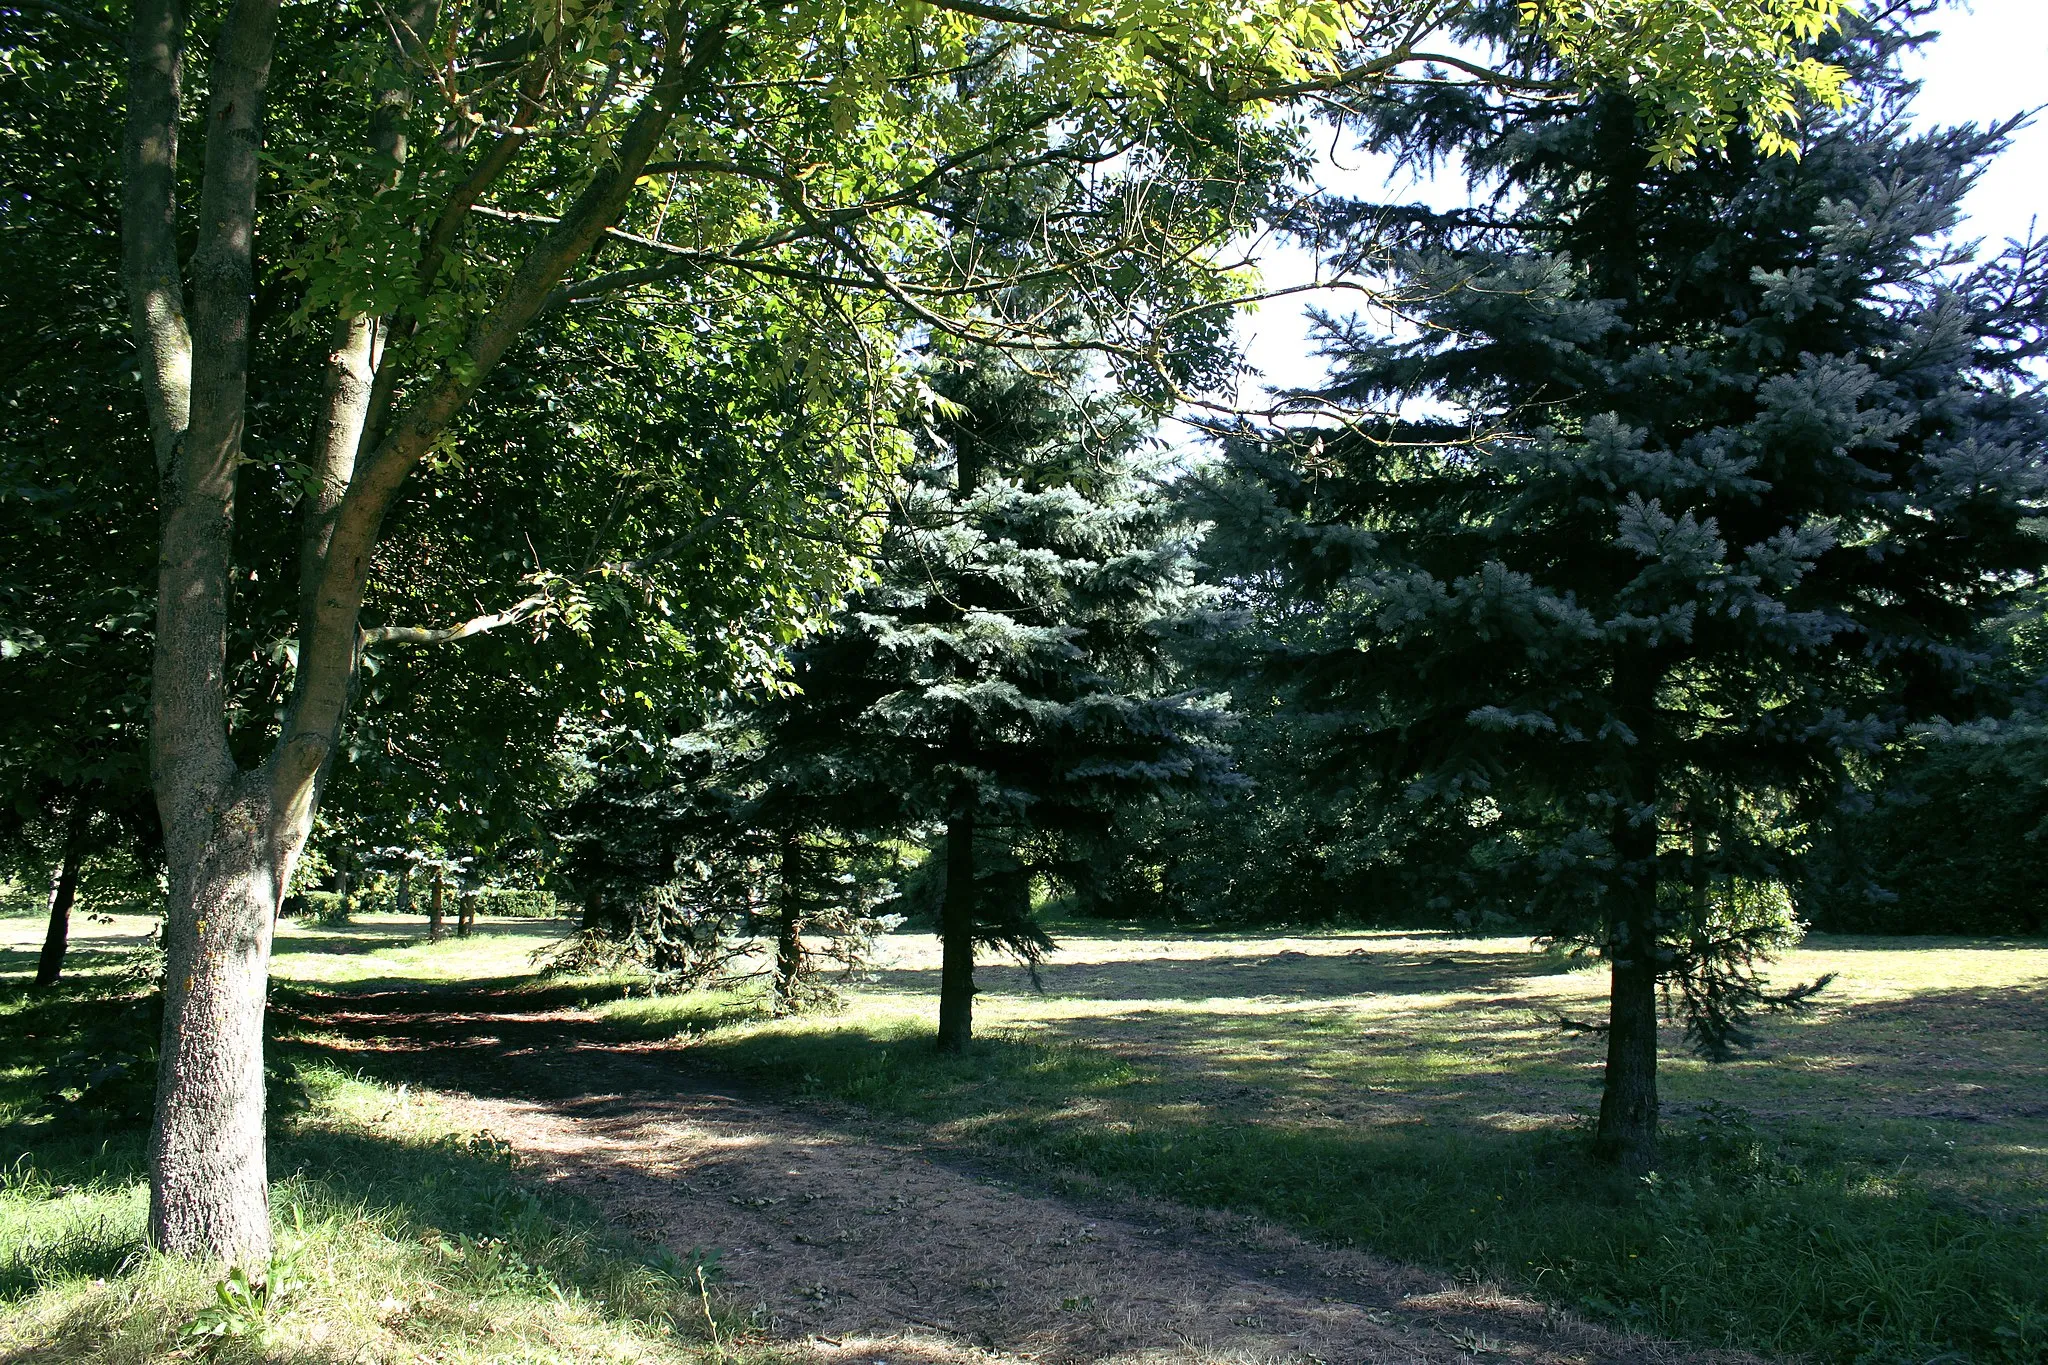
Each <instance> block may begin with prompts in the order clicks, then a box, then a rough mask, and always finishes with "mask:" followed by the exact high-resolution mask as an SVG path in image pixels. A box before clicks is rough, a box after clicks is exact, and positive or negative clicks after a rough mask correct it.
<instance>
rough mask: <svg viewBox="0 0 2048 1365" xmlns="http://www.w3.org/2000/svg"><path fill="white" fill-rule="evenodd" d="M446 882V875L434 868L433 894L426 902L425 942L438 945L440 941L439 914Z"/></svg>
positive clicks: (440, 924)
mask: <svg viewBox="0 0 2048 1365" xmlns="http://www.w3.org/2000/svg"><path fill="white" fill-rule="evenodd" d="M446 880H447V874H446V873H445V872H443V871H442V870H441V869H440V868H438V867H437V868H435V869H434V894H433V897H432V899H430V900H429V901H428V902H427V942H429V943H439V942H440V941H441V926H442V923H443V918H442V913H441V909H442V895H443V894H444V891H445V888H446Z"/></svg>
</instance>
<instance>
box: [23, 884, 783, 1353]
mask: <svg viewBox="0 0 2048 1365" xmlns="http://www.w3.org/2000/svg"><path fill="white" fill-rule="evenodd" d="M0 927H4V928H7V929H13V928H17V927H19V926H18V924H17V923H15V922H10V923H8V924H7V925H5V926H0ZM35 927H36V928H37V929H39V928H40V926H35ZM84 927H86V928H87V931H88V932H87V936H86V937H85V938H84V941H83V942H82V943H81V945H80V947H81V948H82V950H83V951H81V952H79V953H77V954H75V955H74V957H73V967H74V969H75V972H74V974H73V976H72V979H71V980H70V981H69V982H67V983H66V984H65V985H63V986H61V987H60V988H58V989H57V990H55V991H50V992H43V991H35V990H32V989H28V988H26V987H24V985H23V984H22V983H23V980H24V976H23V972H24V971H25V970H29V969H32V964H31V965H28V966H25V965H24V964H23V963H22V962H21V961H19V959H21V958H22V957H23V956H24V953H23V952H22V950H21V946H20V944H19V943H18V942H17V941H16V940H17V938H18V937H19V935H14V936H10V937H9V938H7V939H6V940H4V946H0V1036H4V1037H6V1038H7V1040H8V1044H9V1046H8V1048H7V1052H6V1056H5V1057H4V1059H0V1361H7V1362H17V1361H18V1362H24V1365H25V1363H26V1362H31V1361H34V1362H59V1361H85V1360H91V1361H105V1362H110V1363H112V1362H130V1361H133V1362H143V1361H165V1360H218V1361H230V1362H232V1361H259V1360H260V1361H278V1362H287V1361H289V1362H307V1363H308V1365H312V1363H314V1362H330V1361H331V1362H343V1361H347V1362H364V1363H366V1365H367V1363H368V1362H413V1361H439V1362H465V1363H469V1362H473V1363H474V1365H486V1362H488V1363H489V1365H503V1363H505V1362H521V1363H522V1365H582V1362H628V1361H630V1362H678V1363H681V1362H699V1361H708V1360H717V1361H720V1362H755V1361H772V1360H773V1359H775V1353H774V1352H773V1351H772V1349H770V1348H768V1347H766V1346H764V1345H763V1344H762V1340H761V1334H760V1333H759V1332H757V1331H754V1330H753V1328H752V1325H751V1324H750V1323H748V1322H747V1321H746V1320H744V1318H743V1317H741V1316H738V1315H736V1314H735V1312H734V1310H733V1309H732V1308H731V1306H730V1305H728V1304H726V1303H725V1302H724V1301H722V1299H720V1298H719V1297H718V1291H717V1287H716V1266H715V1263H714V1264H713V1265H712V1266H711V1270H710V1287H711V1293H710V1295H709V1296H707V1295H706V1293H705V1287H704V1286H703V1285H700V1283H699V1282H698V1279H697V1269H698V1265H697V1264H695V1263H692V1262H691V1261H688V1260H684V1259H679V1258H676V1257H674V1256H673V1255H669V1254H666V1253H653V1254H651V1255H650V1254H649V1252H648V1250H647V1249H646V1248H643V1247H639V1246H636V1245H634V1244H632V1243H630V1242H627V1241H625V1240H623V1239H622V1238H620V1237H619V1236H618V1235H617V1234H616V1233H615V1232H614V1231H612V1230H611V1229H610V1227H609V1226H608V1225H607V1224H606V1223H605V1222H604V1220H602V1219H601V1218H600V1217H599V1216H598V1215H597V1214H596V1212H595V1211H594V1210H592V1209H590V1208H588V1207H587V1206H585V1205H583V1204H582V1203H581V1202H580V1201H577V1200H574V1199H571V1198H567V1197H564V1196H561V1195H559V1194H556V1193H553V1192H550V1191H547V1190H546V1189H544V1188H542V1187H541V1186H540V1185H539V1184H538V1182H536V1181H534V1180H532V1179H531V1178H529V1177H527V1176H526V1175H525V1174H524V1173H523V1172H522V1171H521V1169H520V1166H519V1161H518V1157H517V1154H516V1153H514V1152H512V1151H511V1150H510V1149H509V1148H508V1147H507V1146H506V1145H504V1144H503V1143H501V1142H499V1141H498V1140H496V1139H494V1138H493V1137H491V1136H490V1135H489V1134H480V1133H474V1132H464V1131H459V1130H451V1127H450V1124H449V1123H448V1121H447V1119H446V1117H445V1115H444V1113H443V1111H442V1110H441V1109H440V1108H439V1107H438V1106H437V1105H436V1104H435V1102H434V1101H433V1099H432V1098H431V1097H430V1096H427V1095H422V1094H420V1093H418V1092H416V1091H414V1090H412V1088H411V1087H409V1086H407V1085H404V1084H403V1083H398V1084H393V1083H391V1082H389V1081H377V1080H370V1079H365V1078H363V1077H361V1076H358V1075H355V1074H352V1073H351V1072H349V1071H347V1070H344V1069H341V1068H337V1067H335V1066H333V1065H330V1064H327V1063H324V1062H322V1061H320V1060H318V1059H317V1058H314V1057H311V1056H310V1055H308V1054H306V1053H305V1052H304V1051H303V1050H301V1049H293V1048H290V1047H285V1048H281V1049H273V1052H274V1053H275V1054H280V1055H279V1060H280V1062H281V1065H279V1066H278V1067H277V1068H276V1071H277V1075H276V1076H275V1077H274V1083H273V1090H272V1105H273V1110H274V1111H281V1112H274V1115H273V1117H274V1120H275V1121H274V1125H273V1132H272V1136H271V1148H270V1169H271V1174H272V1191H271V1201H272V1212H273V1218H274V1221H275V1225H276V1228H277V1258H276V1260H275V1261H274V1262H273V1263H272V1264H270V1265H268V1266H260V1267H251V1268H248V1269H249V1270H250V1272H251V1274H252V1275H253V1276H254V1277H255V1278H256V1279H258V1280H259V1281H263V1282H265V1283H266V1286H268V1285H275V1286H277V1287H278V1293H277V1294H276V1295H275V1296H273V1297H271V1298H269V1299H267V1300H266V1301H264V1302H261V1303H258V1302H256V1301H254V1300H252V1299H250V1298H247V1297H244V1298H241V1299H239V1300H237V1299H236V1298H235V1296H234V1295H233V1294H232V1292H231V1293H230V1295H229V1297H228V1298H227V1299H226V1300H224V1299H223V1297H222V1292H221V1288H220V1286H221V1284H222V1281H223V1278H224V1277H223V1276H222V1274H221V1270H220V1268H218V1267H215V1268H211V1269H202V1268H198V1267H194V1266H190V1265H185V1264H181V1263H179V1262H176V1261H173V1260H170V1259H168V1258H163V1257H158V1256H154V1255H152V1254H150V1253H149V1252H148V1251H147V1250H146V1249H145V1247H144V1243H143V1229H144V1222H145V1218H146V1216H147V1193H146V1190H145V1188H144V1185H143V1166H142V1156H143V1123H142V1112H143V1109H144V1107H145V1106H146V1104H147V1101H148V1084H149V1077H148V1076H147V1074H146V1070H147V1069H146V1067H142V1068H138V1070H139V1071H141V1072H142V1073H143V1074H140V1075H138V1076H136V1077H134V1078H133V1080H134V1084H132V1085H126V1084H123V1082H122V1080H121V1078H118V1077H117V1078H116V1079H115V1081H114V1082H112V1083H111V1084H109V1085H108V1086H107V1087H106V1089H107V1091H108V1093H107V1094H106V1096H105V1097H104V1103H103V1104H101V1105H99V1106H96V1107H92V1108H88V1109H83V1110H74V1111H73V1112H67V1113H63V1114H60V1115H59V1116H57V1117H54V1118H53V1117H49V1116H46V1115H43V1114H41V1113H39V1112H38V1111H39V1110H40V1109H42V1108H43V1107H44V1106H43V1094H44V1092H45V1090H46V1089H47V1088H48V1085H49V1077H50V1075H51V1068H52V1067H53V1066H55V1067H58V1068H59V1073H58V1074H59V1075H60V1076H62V1075H63V1074H65V1073H64V1070H63V1067H64V1059H65V1058H66V1057H70V1056H74V1055H76V1054H78V1053H80V1052H84V1053H85V1054H87V1069H86V1070H81V1069H79V1068H78V1067H77V1066H75V1065H74V1066H73V1067H71V1069H70V1074H71V1075H72V1076H73V1077H76V1078H83V1077H85V1076H86V1075H88V1074H90V1071H91V1070H94V1069H102V1068H103V1067H104V1065H105V1064H106V1063H107V1061H108V1059H110V1058H111V1059H118V1058H120V1057H123V1056H131V1057H133V1056H142V1057H143V1058H144V1060H145V1061H146V1052H147V1049H148V1048H149V1046H150V1043H151V1036H150V1035H151V1033H152V1032H153V1025H152V1020H151V1018H150V1011H149V1006H148V1004H147V1002H146V1001H145V1000H144V999H142V998H141V996H140V995H138V994H137V993H136V991H135V990H134V983H133V982H132V981H131V980H128V979H125V978H123V977H122V976H121V975H120V968H122V967H123V966H124V965H128V964H130V963H132V962H133V960H134V957H133V955H134V953H135V948H136V940H137V938H138V935H142V934H146V932H147V928H148V926H147V925H146V924H141V923H139V922H138V923H137V924H127V923H123V922H118V921H117V922H116V923H114V924H112V925H94V926H84ZM398 927H399V926H396V925H385V926H381V927H376V928H367V929H364V930H362V931H360V932H359V933H358V934H357V935H356V936H355V937H354V946H355V947H357V948H359V949H361V950H363V952H364V954H365V957H364V960H369V959H370V958H378V957H379V955H378V952H377V950H378V949H379V947H380V946H382V945H385V944H389V943H390V942H391V941H392V940H393V939H394V938H395V937H397V933H396V930H397V929H398ZM532 930H533V927H532V926H530V925H521V924H516V923H513V924H502V925H493V926H490V928H489V930H488V931H487V932H486V933H485V934H483V935H480V936H479V937H477V938H475V939H472V940H469V941H467V942H464V943H462V944H460V945H459V946H451V950H450V951H449V952H446V953H443V954H441V959H440V960H441V962H443V963H445V965H446V970H445V971H443V972H441V973H440V974H439V975H440V978H441V979H445V980H456V979H460V980H469V979H473V978H474V977H475V976H476V975H477V974H478V971H479V969H489V968H492V967H494V966H500V965H502V966H504V967H505V968H506V969H507V971H508V972H509V973H511V974H515V975H523V974H525V973H526V972H528V971H529V970H530V968H529V966H528V964H527V962H526V955H527V954H528V953H530V951H531V949H532V946H533V944H534V942H535V938H534V935H533V932H532ZM349 941H350V935H349V934H348V933H346V932H344V933H341V934H336V933H333V932H330V931H313V932H309V933H307V934H306V935H305V936H303V937H300V936H299V935H298V934H297V932H296V931H294V930H290V929H288V930H287V932H286V936H285V938H284V940H283V942H284V944H285V945H286V946H287V947H288V948H289V949H291V950H293V951H294V952H295V953H296V954H297V955H298V957H299V959H300V960H302V961H306V962H310V963H313V964H316V965H317V966H318V967H320V968H324V969H327V970H328V971H330V972H331V973H332V974H333V976H334V978H336V979H345V980H350V981H355V982H358V983H364V986H365V988H368V987H371V986H375V985H388V984H390V983H393V982H398V981H405V982H411V983H417V981H418V980H419V979H420V978H433V977H435V976H436V973H435V971H434V970H433V965H434V964H426V963H422V962H420V961H418V960H417V958H418V954H413V955H412V956H411V957H408V955H407V953H408V950H407V949H405V948H402V947H401V948H396V949H389V948H387V949H385V951H384V953H383V954H382V956H381V958H380V959H379V960H381V961H382V962H383V964H384V965H383V966H382V967H380V968H379V969H378V970H376V971H372V972H367V973H365V972H351V971H350V970H349V968H350V965H351V964H354V963H356V962H357V960H358V959H357V957H356V955H355V954H353V953H350V952H345V951H342V949H343V948H344V947H346V946H348V944H349ZM501 959H502V961H501ZM233 1288H234V1286H232V1285H230V1290H231V1291H232V1289H233ZM224 1306H225V1307H226V1309H227V1310H228V1311H221V1310H222V1309H223V1307H224ZM209 1314H210V1316H209ZM208 1327H211V1328H215V1329H218V1330H216V1331H215V1332H213V1333H211V1334H208V1333H205V1332H203V1331H201V1330H198V1329H205V1328H208Z"/></svg>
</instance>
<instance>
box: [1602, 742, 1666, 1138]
mask: <svg viewBox="0 0 2048 1365" xmlns="http://www.w3.org/2000/svg"><path fill="white" fill-rule="evenodd" d="M1629 719H1630V721H1631V723H1632V724H1640V723H1641V718H1639V717H1633V716H1632V717H1629ZM1637 733H1638V734H1647V733H1648V732H1647V730H1646V729H1639V730H1637ZM1645 789H1647V790H1648V791H1650V792H1654V790H1655V788H1654V784H1650V783H1642V784H1641V785H1639V786H1638V787H1637V790H1638V791H1642V790H1645ZM1627 805H1628V803H1624V807H1625V808H1624V809H1623V810H1621V811H1618V812H1617V813H1616V815H1615V817H1614V826H1613V831H1612V836H1611V837H1612V840H1613V844H1614V851H1615V864H1616V866H1615V874H1614V875H1615V886H1614V893H1615V896H1616V901H1617V904H1616V906H1615V909H1614V912H1613V919H1612V920H1611V922H1610V924H1609V926H1608V942H1607V957H1608V962H1609V970H1610V973H1611V975H1610V980H1609V985H1608V994H1607V1075H1606V1081H1605V1084H1604V1085H1603V1087H1602V1089H1601V1094H1600V1126H1599V1128H1598V1129H1597V1131H1596V1132H1595V1134H1594V1138H1593V1153H1594V1155H1595V1156H1596V1157H1598V1158H1599V1159H1600V1160H1602V1161H1604V1162H1607V1163H1609V1164H1611V1165H1615V1166H1618V1167H1620V1168H1621V1169H1622V1170H1624V1171H1626V1172H1628V1173H1630V1174H1632V1175H1640V1174H1642V1173H1643V1172H1645V1171H1648V1170H1650V1169H1651V1168H1652V1167H1654V1166H1655V1165H1656V1164H1657V978H1658V975H1659V974H1660V972H1661V971H1662V963H1661V962H1660V960H1659V952H1660V949H1659V946H1658V933H1657V930H1658V914H1657V815H1656V800H1655V797H1654V795H1652V796H1650V797H1649V799H1648V800H1647V802H1646V803H1645V804H1642V805H1637V806H1636V807H1635V809H1634V811H1633V812H1631V811H1630V810H1628V809H1626V806H1627Z"/></svg>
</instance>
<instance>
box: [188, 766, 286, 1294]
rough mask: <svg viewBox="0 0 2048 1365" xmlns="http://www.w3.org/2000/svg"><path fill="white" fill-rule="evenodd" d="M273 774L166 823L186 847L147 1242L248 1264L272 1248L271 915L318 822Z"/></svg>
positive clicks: (261, 774)
mask: <svg viewBox="0 0 2048 1365" xmlns="http://www.w3.org/2000/svg"><path fill="white" fill-rule="evenodd" d="M269 777H270V773H269V772H268V770H266V769H259V770H258V771H256V772H254V773H250V774H247V775H245V776H244V777H242V778H241V779H240V780H239V781H237V782H235V783H234V784H233V787H232V788H231V790H230V792H229V794H228V795H229V799H228V800H227V801H225V802H223V803H222V807H221V809H220V810H219V812H218V814H217V815H216V814H214V813H213V812H210V811H203V810H202V811H198V812H192V813H191V814H192V816H193V817H195V818H186V819H181V820H178V821H177V822H176V826H177V827H176V828H171V829H166V830H165V835H166V844H167V846H168V848H169V849H170V850H171V851H173V852H174V853H175V854H178V855H182V856H173V857H172V858H171V859H170V865H171V887H170V900H169V905H168V914H167V916H166V919H165V923H164V1027H163V1042H162V1049H163V1050H162V1060H161V1063H160V1065H159V1069H158V1078H157V1094H156V1117H155V1125H154V1127H153V1129H152V1131H151V1135H150V1152H149V1159H150V1175H151V1179H150V1201H149V1230H150V1240H151V1242H152V1243H154V1244H155V1245H156V1246H157V1247H159V1248H161V1249H163V1250H165V1251H169V1252H172V1253H174V1254H178V1255H183V1256H190V1257H194V1258H198V1259H207V1260H235V1261H239V1262H241V1263H242V1264H244V1265H258V1264H261V1263H262V1262H263V1261H264V1260H266V1259H267V1258H268V1257H269V1254H270V1189H269V1180H268V1168H267V1163H266V1160H265V1155H264V1146H263V1100H264V1096H263V1007H264V996H265V992H266V989H267V985H268V982H269V971H270V942H271V938H270V935H271V925H272V922H273V918H274V915H275V911H276V908H277V902H278V898H279V896H280V895H281V894H282V891H283V888H284V885H285V882H286V881H287V880H288V879H289V875H290V869H291V865H292V864H293V863H294V862H295V861H296V860H297V857H298V854H299V852H300V850H301V849H302V848H303V847H304V844H305V839H306V835H307V834H308V833H309V832H310V830H311V827H312V810H311V802H310V801H306V800H302V801H294V802H291V803H288V804H287V806H286V809H285V810H284V811H282V812H280V811H279V810H277V809H276V804H275V803H274V802H273V800H272V799H271V797H270V794H269V792H268V790H267V788H268V787H269V781H268V779H269ZM309 785H310V784H309ZM209 816H210V817H211V818H208V817H209Z"/></svg>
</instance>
